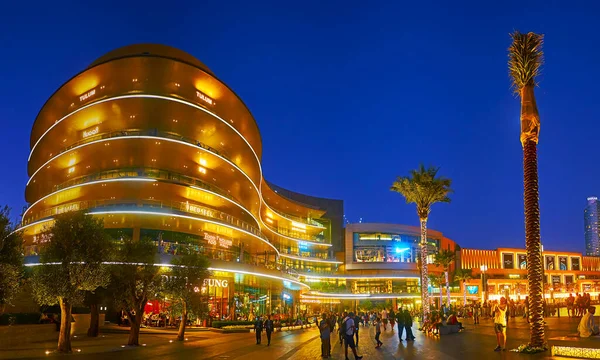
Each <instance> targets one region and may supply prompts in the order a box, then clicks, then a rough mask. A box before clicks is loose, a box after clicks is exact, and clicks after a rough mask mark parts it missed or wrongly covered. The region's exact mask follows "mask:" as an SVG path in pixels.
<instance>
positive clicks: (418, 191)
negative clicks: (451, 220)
mask: <svg viewBox="0 0 600 360" xmlns="http://www.w3.org/2000/svg"><path fill="white" fill-rule="evenodd" d="M438 171H439V168H436V167H429V168H427V169H426V168H425V166H423V164H421V165H419V168H418V169H416V170H411V172H410V174H409V175H408V176H399V177H398V179H397V180H396V181H394V183H393V184H392V187H391V189H390V190H392V191H395V192H398V193H400V194H401V195H402V196H404V198H405V199H406V203H408V204H410V203H415V205H417V215H418V216H419V220H420V222H421V263H422V265H421V302H422V304H423V320H424V321H425V320H427V319H428V317H429V293H428V292H427V288H428V286H427V285H428V280H429V278H428V274H427V219H428V218H429V213H430V211H431V205H433V204H435V203H436V202H445V203H449V202H450V198H449V197H448V195H449V194H450V193H451V192H452V189H450V185H452V180H450V179H447V178H443V177H438V176H437V173H438Z"/></svg>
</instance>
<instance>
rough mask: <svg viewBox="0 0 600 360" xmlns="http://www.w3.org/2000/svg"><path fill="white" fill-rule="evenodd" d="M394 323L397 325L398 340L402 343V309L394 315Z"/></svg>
mask: <svg viewBox="0 0 600 360" xmlns="http://www.w3.org/2000/svg"><path fill="white" fill-rule="evenodd" d="M396 323H398V340H399V341H402V334H403V333H404V312H403V311H402V307H400V308H399V309H398V312H397V313H396ZM407 335H408V334H407Z"/></svg>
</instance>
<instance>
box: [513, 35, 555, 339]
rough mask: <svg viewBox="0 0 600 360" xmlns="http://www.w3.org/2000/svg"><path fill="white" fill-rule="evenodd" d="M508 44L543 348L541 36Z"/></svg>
mask: <svg viewBox="0 0 600 360" xmlns="http://www.w3.org/2000/svg"><path fill="white" fill-rule="evenodd" d="M511 37H512V44H511V45H510V47H509V48H508V57H509V60H508V69H509V73H510V77H511V79H512V85H513V89H514V91H515V93H516V94H518V95H519V97H520V98H521V145H522V146H523V173H524V182H523V183H524V199H525V243H526V247H527V280H528V282H529V311H530V314H531V315H530V316H531V317H530V322H529V324H530V327H531V337H530V341H529V346H530V347H535V348H545V346H546V345H545V344H546V340H545V334H544V309H543V297H542V295H543V292H544V289H543V288H542V276H543V271H544V268H543V264H542V252H541V240H540V205H539V192H538V171H537V143H538V136H539V133H540V116H539V113H538V110H537V105H536V103H535V95H534V93H533V90H534V88H535V86H536V84H537V83H536V80H535V79H536V77H537V76H538V75H539V74H540V67H541V65H542V62H543V52H542V43H543V40H544V36H543V35H541V34H536V33H532V32H530V33H527V34H523V33H520V32H519V31H515V32H514V33H512V34H511Z"/></svg>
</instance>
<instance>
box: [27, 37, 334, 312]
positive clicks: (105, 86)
mask: <svg viewBox="0 0 600 360" xmlns="http://www.w3.org/2000/svg"><path fill="white" fill-rule="evenodd" d="M30 147H31V152H30V154H29V159H28V174H29V181H28V182H27V187H26V191H25V197H26V200H27V203H28V204H29V207H28V209H27V210H26V212H25V214H24V216H23V219H22V230H23V234H24V238H25V241H26V246H27V251H28V255H35V254H36V252H37V246H38V245H40V242H42V241H43V239H41V237H40V236H39V235H40V234H41V233H42V232H43V230H44V229H45V228H46V227H47V226H48V225H50V224H52V222H53V219H54V216H56V215H57V214H60V213H64V212H67V211H74V210H84V211H86V212H87V213H88V214H92V215H94V216H97V217H100V218H102V219H103V220H104V225H105V227H106V229H107V231H108V232H109V233H111V234H112V235H113V236H115V237H119V236H129V237H131V238H133V239H137V238H140V237H150V238H151V239H153V240H154V241H155V242H156V244H157V251H158V252H159V253H161V254H163V255H167V254H176V253H177V251H179V250H180V249H181V248H182V247H193V248H194V249H195V250H196V251H199V252H202V253H204V254H206V255H207V256H208V257H209V258H211V259H212V264H213V265H212V266H213V270H215V271H221V273H218V272H217V273H216V274H217V275H219V276H222V277H236V276H237V278H236V279H233V280H235V283H236V291H237V289H238V283H239V284H241V285H240V288H244V287H245V286H250V287H253V286H254V287H256V286H255V285H256V284H263V285H264V286H257V287H258V288H260V289H259V290H257V291H254V292H256V293H257V294H256V296H251V298H260V296H263V294H262V293H263V292H264V290H265V288H269V290H268V293H269V295H270V294H272V293H278V294H279V298H280V299H283V298H286V296H285V291H291V292H293V291H298V290H301V289H303V288H307V287H308V286H306V285H304V284H302V283H301V282H299V281H297V275H296V273H301V272H311V271H313V270H320V271H335V269H336V267H337V265H338V264H339V263H340V262H339V261H335V260H332V259H331V258H332V256H331V255H332V253H333V252H332V251H331V248H332V222H331V220H330V219H329V218H327V216H326V213H327V209H326V208H323V207H319V206H314V205H310V204H304V203H302V202H300V201H296V200H293V199H291V198H289V197H286V196H282V195H281V194H280V193H278V191H276V190H274V189H273V187H272V186H271V185H269V184H268V183H267V182H266V181H265V179H264V177H263V169H262V166H261V155H262V150H263V149H262V143H261V136H260V132H259V130H258V126H257V124H256V121H255V120H254V118H253V116H252V114H251V112H250V110H249V109H248V107H247V106H246V105H245V104H244V103H243V101H242V100H241V99H240V98H239V97H238V96H237V95H236V94H235V92H233V90H232V89H230V88H229V87H228V86H227V85H226V84H225V83H223V82H222V81H220V80H219V79H218V78H217V77H216V76H215V74H214V73H213V72H212V71H211V70H210V69H209V68H208V67H207V66H206V65H204V64H203V63H201V62H200V61H198V60H197V59H195V58H194V57H192V56H191V55H189V54H187V53H185V52H183V51H181V50H178V49H175V48H172V47H168V46H164V45H156V44H139V45H131V46H126V47H123V48H120V49H117V50H114V51H112V52H109V53H108V54H106V55H104V56H102V57H100V58H99V59H97V60H96V61H94V62H93V63H92V64H91V65H90V66H89V67H88V68H86V69H84V70H83V71H82V72H80V73H79V74H77V75H75V76H74V77H73V78H71V79H70V80H68V81H67V82H66V83H64V84H63V85H62V86H61V87H60V88H59V89H58V90H56V92H55V93H54V94H52V96H51V97H50V98H49V99H48V100H47V102H46V103H45V104H44V106H43V107H42V109H41V110H40V112H39V114H38V116H37V118H36V119H35V122H34V124H33V128H32V131H31V141H30ZM322 201H324V202H325V203H331V204H341V201H337V200H328V199H322ZM339 207H341V205H339V206H338V208H339ZM340 224H341V223H340ZM340 228H341V225H340ZM333 232H334V234H335V232H336V231H335V230H334V231H333ZM339 237H340V240H339V242H341V235H340V236H339ZM167 262H168V261H167ZM244 276H245V278H244ZM230 280H231V279H230ZM263 281H264V282H263ZM229 284H233V282H232V281H229ZM249 284H254V285H249ZM240 292H243V293H247V291H240ZM229 295H231V294H230V293H229V290H228V296H229ZM259 295H260V296H259ZM292 295H293V294H292ZM232 296H233V295H232ZM273 298H277V296H269V299H273ZM287 298H294V296H289V294H288V296H287ZM222 312H225V309H223V311H222Z"/></svg>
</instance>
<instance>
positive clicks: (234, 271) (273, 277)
mask: <svg viewBox="0 0 600 360" xmlns="http://www.w3.org/2000/svg"><path fill="white" fill-rule="evenodd" d="M208 269H209V270H211V271H223V272H230V273H235V274H245V275H254V276H262V277H268V278H271V279H277V280H283V281H289V282H291V283H294V284H296V285H300V286H304V287H306V288H307V289H310V286H308V285H306V284H304V283H301V282H300V281H296V280H292V279H287V278H284V277H280V276H275V275H268V274H261V273H256V272H252V271H243V270H228V269H221V268H208Z"/></svg>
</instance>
